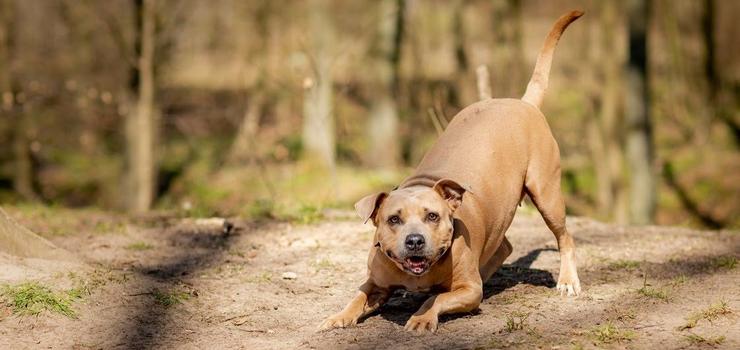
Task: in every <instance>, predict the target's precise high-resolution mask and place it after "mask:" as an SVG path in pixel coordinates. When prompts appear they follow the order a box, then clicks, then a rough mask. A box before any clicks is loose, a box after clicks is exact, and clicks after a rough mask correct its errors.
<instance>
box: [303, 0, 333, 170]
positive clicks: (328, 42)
mask: <svg viewBox="0 0 740 350" xmlns="http://www.w3.org/2000/svg"><path fill="white" fill-rule="evenodd" d="M329 3H330V2H329V1H328V0H315V1H311V2H310V3H309V6H310V12H311V13H310V16H311V19H310V21H311V35H312V40H311V41H312V42H311V52H310V56H311V57H310V59H311V68H312V70H313V72H312V73H313V74H312V77H311V78H309V79H307V80H306V82H305V88H306V89H305V96H304V102H303V148H304V153H305V158H306V160H308V161H309V162H312V163H313V162H316V163H318V164H319V165H321V166H323V167H326V168H329V169H333V168H334V166H335V164H334V162H335V152H336V150H335V148H336V141H335V136H334V111H333V109H334V105H333V102H332V97H333V96H332V95H333V91H332V87H333V82H334V79H333V76H332V75H333V74H332V65H333V62H332V61H333V60H332V49H333V44H334V30H333V25H332V23H331V14H330V13H329V12H330V11H329Z"/></svg>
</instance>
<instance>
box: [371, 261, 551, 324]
mask: <svg viewBox="0 0 740 350" xmlns="http://www.w3.org/2000/svg"><path fill="white" fill-rule="evenodd" d="M543 251H555V249H550V248H548V249H535V250H532V251H531V252H529V253H527V254H526V255H524V256H522V257H521V258H519V259H517V260H516V261H514V262H513V263H511V264H504V265H503V266H501V268H500V269H499V270H498V271H496V273H495V274H494V275H493V276H492V277H491V279H490V280H488V281H487V282H486V283H484V284H483V300H486V299H488V298H490V297H492V296H494V295H496V294H499V293H501V292H503V291H505V290H507V289H509V288H511V287H514V286H516V285H518V284H528V285H531V286H535V287H548V288H552V287H555V280H554V279H553V276H552V273H550V272H549V271H545V270H539V269H532V268H530V266H532V263H533V262H534V261H535V260H536V259H537V257H538V256H539V255H540V253H542V252H543ZM435 294H436V293H416V292H408V291H404V290H397V291H395V292H394V293H393V296H392V297H391V299H390V300H388V303H386V304H385V305H384V306H383V307H382V308H381V309H380V310H379V311H378V313H379V314H380V316H381V317H382V318H383V319H385V320H388V321H391V322H393V323H395V324H398V325H401V326H404V325H406V322H407V321H408V319H409V318H410V317H411V315H413V314H414V313H415V312H416V311H417V310H418V309H419V308H420V307H421V305H422V304H424V301H426V300H427V299H428V298H429V297H431V296H433V295H435ZM478 313H480V310H479V309H476V310H473V311H471V312H468V313H462V314H454V315H444V316H441V317H440V318H439V322H440V324H441V323H444V322H447V321H450V320H455V319H458V318H461V317H465V316H468V315H476V314H478Z"/></svg>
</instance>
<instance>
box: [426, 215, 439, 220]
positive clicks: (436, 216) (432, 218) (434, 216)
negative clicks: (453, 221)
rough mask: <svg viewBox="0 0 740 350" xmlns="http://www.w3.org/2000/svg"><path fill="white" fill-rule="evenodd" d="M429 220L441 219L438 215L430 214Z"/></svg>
mask: <svg viewBox="0 0 740 350" xmlns="http://www.w3.org/2000/svg"><path fill="white" fill-rule="evenodd" d="M427 219H429V221H437V219H439V215H437V213H429V214H427Z"/></svg>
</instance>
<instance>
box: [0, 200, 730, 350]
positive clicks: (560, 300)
mask: <svg viewBox="0 0 740 350" xmlns="http://www.w3.org/2000/svg"><path fill="white" fill-rule="evenodd" d="M9 212H10V213H11V215H13V212H12V210H10V211H9ZM80 215H86V214H80ZM16 218H17V219H18V220H19V221H20V222H21V223H22V224H24V225H27V226H31V228H32V229H36V230H37V231H40V230H43V227H35V228H34V227H32V226H34V225H38V224H35V223H33V222H31V221H30V220H27V221H24V218H23V217H22V216H21V217H16ZM101 220H102V221H103V222H105V221H106V220H107V221H111V222H123V224H122V225H121V227H120V228H118V229H112V230H111V232H100V231H101V230H99V229H94V228H93V227H92V226H95V227H98V228H99V225H100V221H101ZM80 221H81V222H84V223H87V224H81V225H80V226H79V227H77V229H76V230H75V232H74V233H72V234H69V235H65V236H59V237H52V240H53V241H54V242H55V243H56V244H58V245H60V246H62V247H64V248H66V249H68V250H70V251H71V252H73V253H74V254H77V255H78V256H80V257H81V259H82V260H83V261H85V262H86V263H87V265H88V267H76V268H75V267H70V266H57V267H58V268H57V269H53V268H40V267H39V266H38V264H37V265H33V266H32V264H26V263H24V262H19V261H17V260H12V259H10V258H8V257H7V256H0V267H3V266H5V267H8V268H3V269H2V271H5V272H0V281H3V282H9V283H17V282H22V281H23V280H31V279H32V280H39V281H42V282H43V283H46V284H49V285H52V286H55V287H56V288H58V289H64V288H71V287H72V286H75V285H76V283H77V284H79V283H88V284H89V285H91V286H92V288H91V294H90V295H88V296H85V297H84V298H83V299H82V300H80V301H78V302H77V303H76V304H75V309H76V310H77V311H79V313H80V317H79V318H78V319H70V318H66V317H63V316H60V315H56V314H50V313H45V314H42V315H41V316H39V317H16V316H13V315H10V309H9V308H7V307H6V308H1V307H0V348H7V349H47V348H50V349H173V348H177V349H283V348H284V349H294V348H304V349H310V348H315V349H367V348H405V349H428V348H438V349H454V348H476V347H479V348H528V349H529V348H544V349H549V348H560V349H568V348H581V347H582V348H631V349H643V348H648V347H649V348H652V349H677V348H687V349H688V348H694V347H695V346H697V344H698V345H702V344H703V346H708V345H706V342H711V341H714V340H716V341H720V343H719V345H716V346H717V347H718V348H728V349H732V348H739V347H740V325H739V324H738V317H737V314H738V313H740V266H737V267H734V268H730V266H731V265H732V258H738V257H740V234H739V233H738V232H732V231H723V232H702V231H692V230H688V229H681V228H663V227H635V228H621V227H615V226H610V225H605V224H601V223H598V222H594V221H591V220H588V219H581V218H569V221H568V226H569V230H570V231H571V233H573V235H574V237H575V240H576V245H577V247H578V262H579V268H580V276H581V281H582V284H583V286H584V291H585V292H584V293H583V295H581V296H579V297H560V296H557V295H556V294H555V291H554V288H553V286H554V279H556V278H557V268H558V254H557V251H556V250H555V249H554V248H555V240H554V238H553V236H552V234H551V233H550V232H549V231H548V230H547V228H546V227H545V226H544V223H543V222H542V220H541V219H540V218H539V217H530V216H526V215H521V214H520V215H518V217H517V219H516V220H515V221H514V224H513V225H512V228H511V229H510V230H509V233H508V234H507V237H509V240H510V241H511V242H512V244H513V246H514V250H515V251H514V253H513V254H512V256H511V257H510V258H509V260H508V261H507V264H506V265H504V268H503V269H502V270H501V271H499V272H498V273H497V274H496V275H495V276H494V278H493V279H492V280H491V281H489V282H488V283H487V284H486V286H485V290H484V292H485V297H484V300H483V302H482V304H481V306H480V310H478V311H477V312H474V313H470V314H464V315H454V316H449V317H443V318H442V320H441V322H440V328H439V331H438V332H437V333H436V334H434V335H418V334H413V333H407V332H406V331H404V330H403V325H404V324H405V322H406V320H407V319H408V317H409V316H410V315H411V314H412V313H413V312H414V311H415V310H416V309H417V308H418V307H419V306H420V305H421V303H422V302H423V301H424V299H425V298H426V297H427V295H424V294H417V293H402V292H397V294H396V295H395V296H394V297H393V298H392V299H391V301H390V302H389V304H388V305H387V306H385V307H383V308H382V309H381V311H380V312H378V313H376V314H375V315H372V316H370V317H369V318H367V319H366V320H365V321H364V322H362V323H360V324H359V325H358V326H357V327H355V328H351V329H343V330H336V331H332V332H325V333H318V334H317V333H314V332H313V330H314V329H315V327H316V326H317V325H318V324H319V323H320V322H321V320H322V319H323V318H325V317H327V316H329V315H331V314H333V313H334V312H337V311H338V310H340V309H341V308H342V307H344V305H345V304H346V303H347V302H348V301H349V300H350V299H351V298H352V296H354V294H355V293H356V290H357V287H358V286H359V284H360V283H361V282H362V281H363V279H364V276H365V260H366V256H367V250H368V249H369V248H370V246H371V241H370V240H371V237H372V227H371V226H365V225H361V224H359V223H356V222H342V221H336V222H323V223H319V224H316V225H308V226H304V225H293V224H288V223H262V224H258V223H245V222H240V221H235V228H234V229H233V230H232V232H231V233H230V234H228V235H227V234H223V232H222V231H221V230H220V228H219V227H217V226H212V227H208V226H202V225H194V224H193V223H192V222H184V221H182V220H176V219H152V220H148V221H147V220H145V221H144V222H141V221H139V223H138V224H135V223H133V222H132V221H130V220H126V219H122V218H119V217H115V216H105V217H102V218H100V217H97V218H96V219H90V218H86V219H85V220H82V219H81V220H80ZM111 227H116V226H115V225H111ZM135 247H140V248H141V249H138V248H135ZM723 258H724V259H723ZM11 266H13V267H14V268H13V269H11V268H10V267H11ZM11 271H15V272H11ZM19 271H23V273H19ZM59 271H62V272H64V273H59ZM70 271H71V272H74V277H70V275H69V272H70ZM645 271H647V273H648V277H647V283H648V286H647V291H648V293H647V294H651V295H653V296H646V295H643V294H640V293H637V292H636V291H637V290H639V289H640V288H642V287H643V283H644V281H645V279H644V273H645ZM286 272H292V273H295V274H296V275H297V278H295V279H290V280H287V279H283V278H282V276H283V274H284V273H286ZM101 281H104V282H101ZM661 291H662V292H664V294H665V295H662V296H665V299H667V300H664V299H661V298H658V297H655V295H656V294H657V293H658V292H661ZM163 293H164V294H167V293H175V295H180V296H182V295H184V297H183V298H180V299H182V300H180V302H179V303H176V304H175V305H173V306H170V307H165V306H164V305H162V302H161V300H159V299H158V298H157V296H161V295H163ZM185 298H187V299H185ZM720 301H724V303H725V307H726V308H730V309H732V310H734V312H733V313H731V314H729V315H718V316H716V317H715V318H713V319H711V320H707V319H702V320H699V321H698V322H697V325H696V326H695V327H694V328H691V329H688V330H683V331H679V330H677V328H678V327H679V326H681V325H683V324H686V321H687V319H688V318H689V317H690V315H691V314H692V312H696V311H702V310H708V309H709V307H710V306H711V305H713V304H718V303H719V302H720ZM507 316H508V317H509V319H511V320H513V328H521V329H513V330H511V331H509V329H508V328H512V327H507ZM522 319H525V320H524V321H521V320H522ZM607 323H611V325H612V326H613V328H616V329H618V330H620V331H621V332H622V334H627V333H630V334H631V336H630V337H631V340H626V339H622V340H621V341H619V342H616V340H617V339H616V338H619V337H618V336H612V337H608V336H607V337H603V336H602V337H601V338H599V336H598V335H597V332H596V331H595V330H596V329H601V330H604V327H605V326H606V324H607ZM510 326H512V323H510ZM692 334H694V335H696V336H697V337H698V338H694V340H693V342H692V341H690V340H688V339H687V338H686V337H687V336H690V335H692ZM700 339H703V340H704V341H705V342H704V343H702V342H701V340H700ZM609 340H612V341H615V342H612V343H607V341H609Z"/></svg>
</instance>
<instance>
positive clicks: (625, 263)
mask: <svg viewBox="0 0 740 350" xmlns="http://www.w3.org/2000/svg"><path fill="white" fill-rule="evenodd" d="M609 266H611V267H612V268H614V269H634V268H637V267H640V266H642V263H641V262H639V261H630V260H622V259H619V260H618V261H617V262H613V263H611V264H610V265H609Z"/></svg>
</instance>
